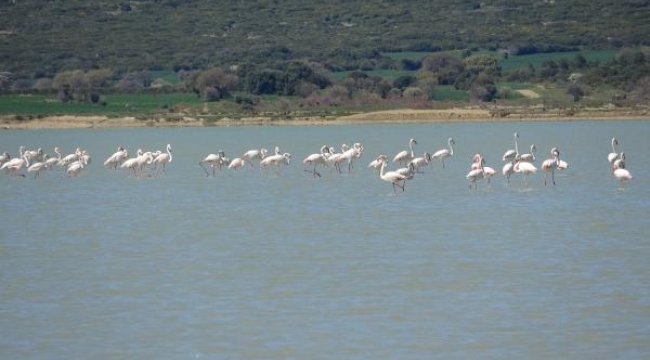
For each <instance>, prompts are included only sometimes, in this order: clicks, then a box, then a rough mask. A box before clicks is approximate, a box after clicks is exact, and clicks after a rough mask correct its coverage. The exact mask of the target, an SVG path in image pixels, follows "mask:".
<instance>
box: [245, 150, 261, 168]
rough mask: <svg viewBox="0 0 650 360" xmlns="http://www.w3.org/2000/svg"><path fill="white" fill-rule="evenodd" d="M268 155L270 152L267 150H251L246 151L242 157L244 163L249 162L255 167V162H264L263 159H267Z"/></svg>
mask: <svg viewBox="0 0 650 360" xmlns="http://www.w3.org/2000/svg"><path fill="white" fill-rule="evenodd" d="M267 153H268V150H266V149H265V148H261V149H251V150H248V151H246V152H245V153H244V154H243V155H242V156H241V158H242V159H243V160H244V161H247V162H248V163H249V164H250V166H251V167H253V160H258V161H262V159H264V158H265V157H266V154H267Z"/></svg>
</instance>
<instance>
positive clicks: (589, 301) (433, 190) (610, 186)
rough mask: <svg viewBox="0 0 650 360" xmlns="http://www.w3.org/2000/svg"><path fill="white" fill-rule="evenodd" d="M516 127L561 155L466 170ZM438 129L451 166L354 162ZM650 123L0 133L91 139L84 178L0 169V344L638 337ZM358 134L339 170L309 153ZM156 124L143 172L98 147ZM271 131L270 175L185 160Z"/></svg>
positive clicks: (461, 348) (497, 151) (303, 347)
mask: <svg viewBox="0 0 650 360" xmlns="http://www.w3.org/2000/svg"><path fill="white" fill-rule="evenodd" d="M515 131H517V132H519V134H520V151H521V152H522V153H523V152H528V151H526V150H527V149H528V148H529V146H530V144H532V143H534V144H536V146H537V149H538V150H539V152H538V154H537V157H538V160H537V162H536V164H537V166H538V167H539V166H540V164H541V161H542V160H543V159H545V158H548V157H549V149H550V147H552V146H559V147H560V151H561V157H562V159H564V160H566V161H568V162H569V163H570V168H569V169H568V170H566V171H564V172H560V173H558V174H557V175H556V182H557V185H556V186H546V187H545V186H544V184H543V172H541V171H540V172H538V173H537V174H536V175H534V176H531V177H530V179H529V186H528V187H526V186H524V185H523V182H522V178H521V176H518V175H517V176H514V177H513V178H512V181H511V183H510V184H509V185H507V184H506V182H505V179H504V178H503V176H501V175H497V176H495V177H494V178H493V179H492V181H491V185H490V186H489V187H488V186H487V184H486V183H485V181H483V182H481V183H480V184H479V187H478V190H473V189H472V190H470V189H469V188H468V181H467V180H466V179H465V175H466V174H467V172H468V171H469V163H470V158H471V155H473V154H474V153H476V152H481V153H482V154H483V155H484V156H485V158H486V161H487V165H489V166H492V167H494V168H495V169H497V170H500V169H501V167H502V165H503V163H502V162H501V156H502V154H503V153H504V152H505V150H507V149H510V148H513V147H514V145H513V132H515ZM450 136H451V137H453V138H454V139H455V141H456V146H455V149H454V150H455V154H454V156H453V157H452V158H449V159H448V160H447V161H446V167H445V169H442V166H441V164H440V163H439V162H436V163H435V164H434V166H433V167H432V168H428V169H425V170H424V171H425V174H421V175H418V176H416V178H415V179H413V180H412V181H410V182H408V183H407V184H406V191H405V192H403V193H402V192H401V191H400V192H398V193H397V194H395V195H394V194H393V192H392V189H391V186H390V184H389V183H386V182H384V181H381V180H380V179H379V177H378V175H377V174H376V173H373V172H372V171H371V170H369V169H367V168H366V166H367V164H368V163H369V162H370V161H371V160H372V159H373V158H374V157H375V156H376V155H377V154H380V153H383V154H387V155H389V156H391V157H392V156H393V155H394V154H395V153H397V152H398V151H400V150H403V149H406V148H407V143H408V139H409V138H415V139H417V140H418V145H417V147H416V150H415V151H416V152H417V153H422V152H424V151H429V152H433V151H435V150H438V149H441V148H444V147H446V139H447V137H450ZM613 136H615V137H617V138H618V139H619V141H620V146H619V150H622V151H625V153H626V155H627V168H628V169H629V170H630V171H631V173H632V174H633V176H634V179H633V180H632V181H631V182H629V183H627V184H626V185H625V187H624V188H621V187H620V186H619V185H618V183H617V181H616V180H615V179H614V178H613V177H612V176H611V175H610V173H609V165H608V163H607V160H606V157H607V154H608V153H609V152H610V151H611V146H610V139H611V138H612V137H613ZM649 139H650V121H634V122H607V121H598V122H563V123H559V122H558V123H555V122H550V123H521V122H511V123H462V124H453V123H448V124H407V125H346V126H323V127H272V126H271V127H230V128H180V129H171V128H162V129H153V128H147V129H93V130H88V129H80V130H34V131H3V132H0V151H9V152H11V153H12V154H16V153H17V151H18V147H19V146H20V145H25V146H26V147H28V148H37V147H42V148H43V149H45V151H46V152H49V153H51V152H52V148H53V147H54V146H59V147H61V148H62V149H63V150H64V152H66V153H68V152H70V151H71V150H72V149H74V148H75V147H77V146H81V147H83V148H85V149H86V150H88V151H89V152H90V154H91V155H92V156H93V161H92V163H91V164H90V165H89V166H88V167H87V168H86V169H85V171H84V172H83V173H82V174H81V175H80V176H79V177H78V178H71V179H70V178H66V177H65V175H64V172H62V171H61V170H55V171H50V172H45V173H43V176H42V177H41V178H39V179H32V178H31V176H30V177H28V178H10V177H8V176H7V175H6V174H0V199H1V200H2V205H1V209H2V212H1V215H0V358H3V359H23V360H24V359H506V358H513V359H558V358H571V359H641V358H648V356H650V342H649V341H648V339H650V286H649V284H650V227H648V226H647V224H648V216H649V215H650V181H649V179H650V170H649V169H650V167H648V166H645V165H646V164H645V163H646V161H647V160H648V159H650V157H649V156H650V141H648V140H649ZM357 141H359V142H362V143H363V145H364V154H363V157H362V158H361V159H360V160H359V161H358V162H357V163H356V166H355V168H354V169H353V172H352V173H351V174H343V175H337V174H336V173H331V172H330V171H329V170H327V169H324V170H322V174H323V177H322V178H316V179H314V178H313V177H311V175H310V174H308V173H307V172H304V171H303V168H302V163H301V160H302V159H303V158H304V157H305V156H306V155H308V154H310V153H314V152H318V150H319V149H320V147H321V145H322V144H325V143H326V144H330V145H334V146H336V147H339V146H340V144H341V143H348V144H350V143H354V142H357ZM167 143H171V144H172V146H173V161H172V163H171V164H169V166H168V167H167V171H166V173H165V174H162V175H161V176H159V177H157V178H134V177H131V176H128V174H127V173H126V172H124V171H113V170H108V169H106V168H104V167H102V162H103V161H104V159H105V158H106V157H108V156H109V155H110V154H112V153H113V152H114V151H115V149H116V148H117V146H118V145H121V146H124V147H126V148H128V149H129V150H130V152H131V154H133V153H135V149H137V148H143V149H145V150H157V149H160V150H164V147H165V145H166V144H167ZM275 145H278V146H280V147H281V151H282V152H285V151H286V152H289V153H291V154H293V158H292V159H293V161H292V163H291V164H290V165H289V166H288V167H283V168H282V169H281V173H280V175H277V174H276V173H275V172H274V171H269V172H268V173H264V174H261V173H260V171H259V170H257V169H245V170H240V171H236V172H235V171H228V170H226V169H224V170H223V171H222V172H221V173H218V174H217V176H216V177H209V178H208V177H206V176H205V173H204V171H203V170H202V169H201V168H200V167H199V166H198V161H199V160H200V159H201V158H203V157H204V156H205V155H207V154H208V153H216V152H217V151H218V150H220V149H222V150H224V151H225V152H226V155H228V156H230V157H235V156H237V155H239V154H241V153H243V152H244V151H245V150H248V149H251V148H256V147H257V148H259V147H262V146H263V147H266V148H269V149H272V148H273V147H274V146H275ZM391 168H395V166H394V165H393V164H391Z"/></svg>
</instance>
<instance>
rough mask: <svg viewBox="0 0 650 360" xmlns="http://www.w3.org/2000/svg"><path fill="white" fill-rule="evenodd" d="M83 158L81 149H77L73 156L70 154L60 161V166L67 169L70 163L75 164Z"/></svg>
mask: <svg viewBox="0 0 650 360" xmlns="http://www.w3.org/2000/svg"><path fill="white" fill-rule="evenodd" d="M80 156H81V148H79V147H78V148H77V149H75V152H73V153H72V154H68V155H66V156H64V157H63V158H62V159H61V160H60V161H59V166H61V167H67V166H68V165H70V163H72V162H75V161H77V160H79V157H80Z"/></svg>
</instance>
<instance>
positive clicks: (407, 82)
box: [393, 75, 417, 90]
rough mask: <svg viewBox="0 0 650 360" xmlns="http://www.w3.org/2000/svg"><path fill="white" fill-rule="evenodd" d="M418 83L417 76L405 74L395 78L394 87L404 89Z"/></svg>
mask: <svg viewBox="0 0 650 360" xmlns="http://www.w3.org/2000/svg"><path fill="white" fill-rule="evenodd" d="M416 83H417V79H416V78H415V76H410V75H404V76H400V77H398V78H396V79H395V80H393V87H396V88H398V89H400V90H404V89H406V88H407V87H409V86H411V85H415V84H416Z"/></svg>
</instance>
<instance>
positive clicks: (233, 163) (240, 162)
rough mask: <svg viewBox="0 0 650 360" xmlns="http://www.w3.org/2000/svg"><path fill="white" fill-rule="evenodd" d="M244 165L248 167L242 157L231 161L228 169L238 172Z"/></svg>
mask: <svg viewBox="0 0 650 360" xmlns="http://www.w3.org/2000/svg"><path fill="white" fill-rule="evenodd" d="M244 165H246V161H245V160H244V159H242V158H240V157H237V158H234V159H232V160H230V164H228V169H232V170H237V169H239V168H240V167H243V166H244Z"/></svg>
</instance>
